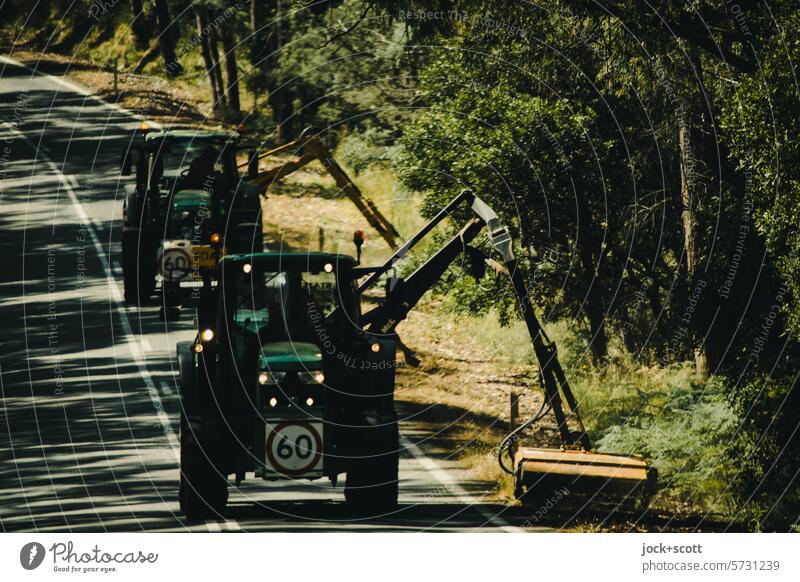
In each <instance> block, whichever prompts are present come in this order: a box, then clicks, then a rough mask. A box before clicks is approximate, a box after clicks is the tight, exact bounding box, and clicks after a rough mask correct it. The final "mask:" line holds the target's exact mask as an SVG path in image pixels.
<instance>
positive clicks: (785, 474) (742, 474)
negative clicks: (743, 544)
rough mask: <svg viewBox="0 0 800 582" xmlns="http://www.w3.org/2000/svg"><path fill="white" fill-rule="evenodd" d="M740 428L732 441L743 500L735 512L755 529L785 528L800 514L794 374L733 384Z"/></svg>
mask: <svg viewBox="0 0 800 582" xmlns="http://www.w3.org/2000/svg"><path fill="white" fill-rule="evenodd" d="M736 394H737V397H736V400H735V402H734V404H735V410H736V412H737V416H738V417H739V418H740V419H741V423H742V424H741V430H740V432H738V433H737V435H736V438H735V440H734V441H733V448H732V450H733V454H734V458H735V460H736V463H737V467H739V469H740V470H739V471H738V472H737V474H736V475H735V479H734V480H733V481H732V486H733V488H734V490H735V492H736V493H737V496H738V498H739V499H740V500H742V503H741V506H740V507H739V508H738V516H739V517H740V518H741V519H743V520H745V519H746V520H747V521H749V522H751V523H753V524H755V526H756V527H758V528H759V529H767V530H778V531H787V530H788V529H789V528H790V527H792V526H795V527H796V526H797V524H798V521H799V520H800V488H799V487H798V478H799V477H800V434H798V425H797V410H798V407H800V391H798V389H797V383H796V376H794V375H792V376H779V377H768V376H760V377H757V378H755V379H753V380H751V381H749V382H746V383H744V385H743V386H741V387H740V388H739V389H738V390H737V393H736Z"/></svg>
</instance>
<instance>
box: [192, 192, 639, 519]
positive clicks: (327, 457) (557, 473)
mask: <svg viewBox="0 0 800 582" xmlns="http://www.w3.org/2000/svg"><path fill="white" fill-rule="evenodd" d="M465 204H467V205H469V208H470V209H471V210H472V212H473V213H474V214H475V215H476V216H474V217H473V218H472V219H471V220H469V221H468V222H467V223H466V225H464V226H463V228H462V229H461V230H459V231H458V233H457V234H456V235H455V236H453V237H452V238H451V239H450V240H449V241H447V242H446V243H445V244H444V245H442V246H441V248H439V249H438V250H437V251H436V252H435V253H434V254H433V255H432V256H431V257H429V258H428V260H427V261H425V262H424V263H422V264H421V265H420V266H419V267H418V268H417V269H416V270H415V271H414V272H413V273H411V274H410V275H408V276H407V277H406V278H404V279H400V278H398V277H396V276H391V275H392V273H393V272H395V268H396V266H397V264H398V262H399V261H401V260H402V259H403V258H404V257H405V256H406V255H407V254H408V253H409V252H410V251H411V249H412V247H414V246H415V245H416V244H417V243H418V242H419V241H420V240H422V238H423V237H425V236H426V235H427V234H428V233H430V231H431V230H432V229H433V228H434V227H435V226H436V225H437V224H438V223H439V222H441V221H442V220H444V219H445V218H446V217H448V216H463V208H461V209H460V208H459V207H460V206H463V205H465ZM484 228H485V229H487V230H488V237H487V238H488V240H489V243H490V245H491V246H492V247H493V249H494V251H495V252H496V254H497V255H499V257H500V258H501V259H502V264H501V263H499V262H497V261H494V260H492V259H487V258H486V257H484V256H483V253H482V251H481V250H480V249H478V248H474V247H471V246H468V245H469V244H470V243H471V242H472V241H473V240H474V239H476V237H477V235H478V234H479V233H480V232H481V231H482V230H483V229H484ZM354 242H355V243H356V246H357V248H359V249H360V245H361V244H362V243H363V234H362V233H360V232H357V233H356V236H355V237H354ZM462 253H465V254H466V257H467V258H468V259H469V260H468V262H467V264H468V265H471V267H470V271H472V272H473V274H474V275H475V276H478V277H479V276H481V275H482V273H483V272H484V269H485V268H486V265H487V264H488V265H489V266H492V268H494V269H495V270H497V271H498V273H503V274H504V275H506V276H508V277H509V278H510V280H511V283H512V287H513V290H514V292H515V294H516V297H517V300H518V302H519V305H520V308H521V312H522V314H523V317H524V319H525V322H526V324H527V327H528V330H529V332H530V335H531V341H532V344H533V349H534V352H535V354H536V356H537V359H538V360H539V362H540V372H541V377H542V378H543V385H544V388H545V393H546V404H547V408H548V409H549V410H552V411H553V413H554V415H555V417H556V419H557V421H558V424H559V431H560V434H561V437H562V440H563V442H564V447H565V448H564V449H563V450H569V451H570V453H571V456H570V462H571V464H570V468H574V467H578V470H583V469H582V468H581V467H583V466H584V465H586V466H588V465H591V469H592V475H594V476H597V475H599V476H600V477H601V478H604V479H605V478H608V479H611V480H614V479H616V476H615V475H616V473H615V471H617V468H616V467H617V465H619V463H620V461H619V459H617V458H614V459H611V460H610V461H609V465H608V467H605V466H604V467H600V468H598V467H597V463H598V462H600V461H603V459H604V455H597V454H592V455H589V453H588V452H587V451H588V450H589V439H588V436H587V435H586V432H585V430H584V429H583V425H582V424H581V423H580V417H579V415H578V412H577V404H576V402H575V399H574V397H573V396H572V393H571V391H570V390H569V386H568V384H567V382H566V378H565V377H564V374H563V371H562V370H561V367H560V365H559V364H558V359H557V358H556V352H555V347H554V345H553V344H552V342H550V341H549V340H548V339H547V336H546V335H545V333H544V330H543V329H542V328H541V326H540V325H539V322H538V320H537V319H536V317H535V315H534V311H533V307H532V305H531V303H530V298H529V296H528V292H527V289H526V287H525V285H524V282H523V280H522V277H521V274H520V269H519V266H518V264H517V261H516V259H515V257H514V253H513V251H512V244H511V238H510V235H509V231H508V229H507V228H506V227H505V226H504V225H502V224H501V222H500V220H499V219H498V217H497V215H496V214H495V213H494V212H493V211H492V210H491V208H489V207H488V206H487V205H486V204H485V203H484V202H483V201H482V200H481V199H480V198H478V197H477V196H475V195H474V194H472V193H471V192H469V191H464V192H462V194H460V195H459V196H458V197H456V198H455V199H454V200H453V201H452V202H451V203H450V204H448V205H447V206H446V207H445V208H444V209H442V211H441V212H440V213H439V214H438V215H437V216H436V217H434V218H433V219H432V220H431V222H430V223H428V225H426V226H425V227H424V228H423V229H422V230H420V231H419V232H418V233H417V234H416V235H414V236H413V237H412V238H410V239H409V240H408V241H407V242H406V243H405V244H404V245H403V246H402V247H400V248H399V249H398V250H397V251H396V252H395V253H394V254H393V255H392V256H391V258H389V259H388V260H387V261H386V262H385V263H384V264H382V265H379V266H376V267H363V266H361V265H360V264H359V262H358V261H357V260H356V259H353V258H351V257H348V256H344V255H340V254H329V253H282V252H261V253H242V254H232V255H228V256H226V257H224V258H223V259H222V260H221V261H219V264H218V266H217V270H218V273H217V275H216V276H215V278H216V279H217V280H218V284H217V285H205V286H204V287H203V288H202V289H201V292H200V297H199V301H198V305H197V322H198V332H197V336H196V337H195V339H194V341H192V342H182V343H179V344H178V346H177V356H178V361H179V371H180V372H179V373H180V391H181V403H182V406H181V434H180V442H181V473H180V489H179V500H180V507H181V510H182V511H183V512H184V514H185V515H186V516H187V517H188V518H190V519H201V518H214V517H217V516H219V515H220V514H221V513H222V512H223V510H224V508H225V504H226V502H227V498H228V477H229V476H230V475H234V476H235V479H236V482H237V483H238V482H239V481H241V480H242V479H244V478H245V476H246V474H248V473H252V474H254V475H255V477H257V478H262V479H265V480H268V481H281V480H283V481H286V480H299V479H311V480H313V479H320V478H324V477H327V478H329V479H331V481H332V482H334V483H336V480H337V479H338V477H339V476H340V475H342V474H345V475H346V482H345V490H344V495H345V499H346V501H347V503H348V504H349V505H350V506H351V507H352V509H353V512H354V513H357V514H359V515H364V514H365V512H366V513H367V514H372V515H375V514H380V513H384V512H387V511H390V510H391V509H392V508H393V507H395V505H396V504H397V499H398V459H399V452H400V442H399V431H398V422H397V415H396V412H395V406H394V388H395V369H396V365H397V364H396V359H395V352H396V348H397V336H396V327H397V325H398V324H399V323H400V322H401V321H403V319H405V317H406V316H407V314H408V312H409V311H410V310H411V309H413V308H414V306H415V305H416V304H417V303H418V302H419V300H420V299H421V298H422V296H423V295H424V294H425V293H426V292H427V291H428V290H429V289H430V288H431V287H432V286H433V285H435V284H436V282H437V281H439V280H440V278H441V277H442V275H443V274H444V273H445V272H446V271H447V270H448V268H449V267H450V266H451V265H452V264H453V262H454V261H455V260H457V259H458V258H459V257H460V256H462ZM359 254H360V253H359ZM381 282H385V283H386V285H385V294H384V295H382V296H381V294H378V297H380V298H376V295H375V293H372V292H370V290H372V289H374V288H375V287H376V285H378V284H379V283H381ZM362 298H363V299H364V301H363V302H362ZM367 307H369V309H368V310H367ZM543 408H544V407H543ZM542 415H543V414H540V415H537V417H536V418H535V419H533V420H531V421H529V422H528V423H527V426H529V425H530V424H532V423H533V422H534V421H536V420H538V419H539V418H541V416H542ZM568 417H569V419H573V421H577V423H578V428H579V430H577V431H572V430H570V429H569V424H568V422H567V421H568ZM512 434H513V436H514V438H507V439H506V441H504V446H503V453H502V454H503V455H504V457H506V456H507V458H508V459H510V460H513V463H514V466H513V468H511V469H509V472H516V474H515V481H516V483H517V485H518V491H519V493H520V495H521V496H522V495H524V494H525V493H526V492H528V491H531V490H532V487H531V475H534V474H536V475H539V474H540V473H545V474H547V475H548V476H553V477H554V479H555V481H554V482H558V480H559V479H561V478H571V477H570V476H569V475H567V476H566V477H565V475H564V474H562V473H564V472H563V471H561V465H559V464H558V463H550V462H549V461H548V455H551V454H552V452H551V451H548V450H546V449H535V450H534V449H522V448H519V447H518V446H517V440H518V436H517V435H518V434H519V432H518V431H517V432H514V433H512ZM587 455H588V456H587ZM589 456H590V457H591V459H589ZM586 459H589V460H586ZM598 459H599V461H598ZM635 462H636V463H639V461H638V460H637V461H635ZM501 464H502V460H501ZM641 464H642V465H643V463H641ZM532 467H535V469H536V471H539V473H535V472H534V469H533V468H532ZM626 470H627V469H626ZM620 476H624V479H627V481H625V482H626V483H627V484H628V485H630V486H631V487H633V488H635V487H639V486H641V484H642V482H643V480H645V479H646V475H645V472H644V470H641V471H639V470H630V471H628V472H627V473H625V474H624V475H623V474H622V473H620ZM573 481H574V479H573ZM592 485H594V483H592ZM570 487H572V485H570ZM531 497H532V495H531Z"/></svg>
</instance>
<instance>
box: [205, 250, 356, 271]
mask: <svg viewBox="0 0 800 582" xmlns="http://www.w3.org/2000/svg"><path fill="white" fill-rule="evenodd" d="M220 262H221V263H225V264H228V263H251V264H253V265H255V266H257V267H261V268H264V267H269V268H274V267H275V266H278V265H284V266H287V267H295V268H299V267H304V266H307V265H309V264H313V265H315V266H317V265H321V264H324V263H326V262H331V263H345V264H346V265H347V266H350V267H355V265H356V261H355V259H354V258H353V257H350V256H348V255H341V254H338V253H319V252H308V253H303V252H290V253H287V252H265V253H249V254H242V255H227V256H226V257H224V258H223V259H222V261H220Z"/></svg>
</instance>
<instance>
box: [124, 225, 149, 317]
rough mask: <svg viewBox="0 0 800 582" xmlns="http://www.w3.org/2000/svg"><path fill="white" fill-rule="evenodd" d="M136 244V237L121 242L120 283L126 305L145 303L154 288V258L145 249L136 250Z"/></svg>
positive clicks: (126, 238) (129, 237) (137, 238)
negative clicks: (121, 283)
mask: <svg viewBox="0 0 800 582" xmlns="http://www.w3.org/2000/svg"><path fill="white" fill-rule="evenodd" d="M138 242H139V237H138V236H136V235H133V236H126V237H125V238H124V239H123V241H122V282H123V289H124V294H125V303H127V304H128V305H141V304H142V303H145V302H146V301H147V300H148V299H150V296H151V295H153V292H154V291H155V288H156V274H155V257H153V256H151V254H152V253H150V252H148V249H147V248H141V249H139V248H137V247H138Z"/></svg>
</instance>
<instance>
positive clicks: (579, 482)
mask: <svg viewBox="0 0 800 582" xmlns="http://www.w3.org/2000/svg"><path fill="white" fill-rule="evenodd" d="M656 478H657V472H656V470H655V469H654V468H652V467H648V466H647V464H646V463H645V462H644V460H643V459H642V458H641V457H639V456H630V457H628V456H623V455H610V454H605V453H591V452H586V451H582V450H573V449H561V450H559V449H537V448H530V447H520V448H519V449H518V450H517V452H516V454H515V455H514V489H515V493H516V496H517V498H520V499H522V498H524V501H525V502H527V503H530V502H534V501H535V500H547V499H548V498H549V497H550V496H551V495H552V493H553V492H554V491H564V490H566V491H567V492H569V493H568V494H569V495H573V494H576V495H578V496H587V495H589V496H591V497H592V500H593V501H603V500H606V501H611V500H613V501H615V502H616V504H617V505H627V504H628V502H636V501H640V500H644V499H649V497H650V496H651V495H652V491H653V489H654V485H655V482H656Z"/></svg>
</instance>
